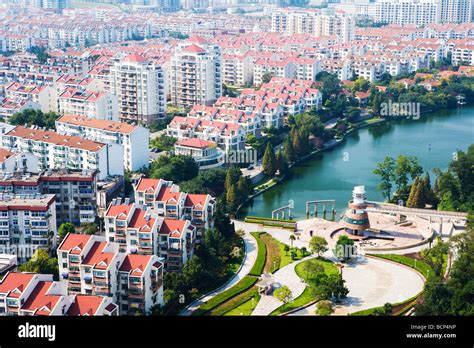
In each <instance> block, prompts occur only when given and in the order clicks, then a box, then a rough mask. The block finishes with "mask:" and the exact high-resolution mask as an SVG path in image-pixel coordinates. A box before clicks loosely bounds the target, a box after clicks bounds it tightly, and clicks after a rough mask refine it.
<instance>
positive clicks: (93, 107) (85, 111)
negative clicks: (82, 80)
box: [59, 88, 118, 121]
mask: <svg viewBox="0 0 474 348" xmlns="http://www.w3.org/2000/svg"><path fill="white" fill-rule="evenodd" d="M59 111H60V112H61V113H62V114H73V115H81V116H85V117H88V118H93V119H99V120H108V121H117V120H118V107H117V96H115V95H113V94H110V93H106V92H95V91H89V90H84V89H75V88H68V89H66V90H65V91H64V92H63V93H61V94H60V95H59Z"/></svg>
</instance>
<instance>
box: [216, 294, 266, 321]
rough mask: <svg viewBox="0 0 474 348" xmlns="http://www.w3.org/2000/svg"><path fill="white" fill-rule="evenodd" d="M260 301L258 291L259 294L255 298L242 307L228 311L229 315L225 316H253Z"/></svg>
mask: <svg viewBox="0 0 474 348" xmlns="http://www.w3.org/2000/svg"><path fill="white" fill-rule="evenodd" d="M252 299H253V302H252ZM258 301H260V294H259V293H258V291H257V293H256V294H255V295H254V296H252V297H251V298H250V299H248V300H246V301H245V302H244V303H242V304H241V305H239V306H237V307H235V308H234V309H232V310H230V311H228V312H227V313H225V314H224V316H237V315H245V316H249V315H251V314H252V312H253V310H254V309H255V307H256V306H257V303H258Z"/></svg>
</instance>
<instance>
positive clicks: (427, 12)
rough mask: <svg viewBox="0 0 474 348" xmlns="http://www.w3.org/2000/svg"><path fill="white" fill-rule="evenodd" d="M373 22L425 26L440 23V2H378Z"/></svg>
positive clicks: (420, 0)
mask: <svg viewBox="0 0 474 348" xmlns="http://www.w3.org/2000/svg"><path fill="white" fill-rule="evenodd" d="M375 21H376V22H379V23H387V24H392V23H395V24H399V25H406V24H415V25H417V26H425V25H427V24H430V23H438V22H440V21H441V10H440V2H439V1H437V0H378V1H377V2H376V3H375Z"/></svg>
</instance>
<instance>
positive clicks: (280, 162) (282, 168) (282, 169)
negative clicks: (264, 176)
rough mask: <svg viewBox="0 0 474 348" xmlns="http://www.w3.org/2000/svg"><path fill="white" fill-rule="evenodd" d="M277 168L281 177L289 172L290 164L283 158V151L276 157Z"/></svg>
mask: <svg viewBox="0 0 474 348" xmlns="http://www.w3.org/2000/svg"><path fill="white" fill-rule="evenodd" d="M276 166H277V169H278V175H279V176H284V175H285V174H286V172H287V171H288V164H287V163H286V160H285V158H284V157H283V154H282V152H281V151H279V152H278V153H277V155H276Z"/></svg>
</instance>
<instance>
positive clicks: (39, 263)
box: [18, 249, 59, 280]
mask: <svg viewBox="0 0 474 348" xmlns="http://www.w3.org/2000/svg"><path fill="white" fill-rule="evenodd" d="M18 271H20V272H33V273H43V274H52V275H53V279H54V280H59V266H58V260H57V258H50V257H49V255H48V252H47V251H46V250H44V249H37V250H36V251H35V252H34V254H33V256H32V257H31V259H30V260H29V261H27V262H25V263H24V264H22V265H20V266H18Z"/></svg>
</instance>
